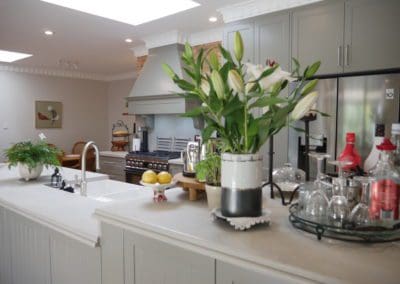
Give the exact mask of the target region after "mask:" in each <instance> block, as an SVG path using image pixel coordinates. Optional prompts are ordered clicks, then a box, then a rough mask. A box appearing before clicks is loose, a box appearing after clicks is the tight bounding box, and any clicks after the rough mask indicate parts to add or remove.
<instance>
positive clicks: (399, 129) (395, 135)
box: [391, 123, 400, 171]
mask: <svg viewBox="0 0 400 284" xmlns="http://www.w3.org/2000/svg"><path fill="white" fill-rule="evenodd" d="M391 141H392V143H393V144H394V145H395V146H396V150H395V152H394V155H393V163H394V166H395V167H396V169H397V171H400V123H393V124H392V139H391Z"/></svg>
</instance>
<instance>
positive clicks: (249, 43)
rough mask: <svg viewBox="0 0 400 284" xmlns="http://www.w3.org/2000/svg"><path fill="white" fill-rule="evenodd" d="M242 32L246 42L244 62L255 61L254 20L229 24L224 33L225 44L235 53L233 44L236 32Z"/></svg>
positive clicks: (225, 46) (244, 42)
mask: <svg viewBox="0 0 400 284" xmlns="http://www.w3.org/2000/svg"><path fill="white" fill-rule="evenodd" d="M236 32H240V34H241V36H242V39H243V44H244V54H243V59H242V61H243V62H252V63H254V60H255V56H254V54H255V53H254V22H253V21H252V20H251V21H240V22H237V23H232V24H228V25H226V26H225V28H224V35H223V46H224V48H226V49H227V50H229V51H230V52H232V55H233V46H234V42H235V33H236Z"/></svg>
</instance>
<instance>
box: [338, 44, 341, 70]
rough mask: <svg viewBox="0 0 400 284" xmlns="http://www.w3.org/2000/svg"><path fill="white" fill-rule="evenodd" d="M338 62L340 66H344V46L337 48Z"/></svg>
mask: <svg viewBox="0 0 400 284" xmlns="http://www.w3.org/2000/svg"><path fill="white" fill-rule="evenodd" d="M337 62H338V63H337V64H338V66H342V46H338V48H337Z"/></svg>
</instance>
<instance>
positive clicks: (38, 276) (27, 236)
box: [5, 210, 51, 284]
mask: <svg viewBox="0 0 400 284" xmlns="http://www.w3.org/2000/svg"><path fill="white" fill-rule="evenodd" d="M5 216H6V223H7V224H6V227H7V230H9V237H10V239H11V242H10V244H11V255H12V257H11V259H10V260H11V267H12V283H15V284H49V283H51V277H50V248H49V241H50V239H49V232H48V230H47V229H46V228H44V227H42V226H41V225H39V224H37V223H34V222H32V221H30V220H28V219H26V218H24V217H22V216H20V215H17V214H15V213H13V212H11V211H8V210H7V211H5Z"/></svg>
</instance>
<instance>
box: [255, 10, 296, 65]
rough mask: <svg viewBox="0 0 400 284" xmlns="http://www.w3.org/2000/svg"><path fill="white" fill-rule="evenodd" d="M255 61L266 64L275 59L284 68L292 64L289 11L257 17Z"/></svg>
mask: <svg viewBox="0 0 400 284" xmlns="http://www.w3.org/2000/svg"><path fill="white" fill-rule="evenodd" d="M254 23H255V36H254V42H255V48H254V51H255V62H256V63H259V64H262V65H265V64H266V60H267V59H271V60H274V61H276V62H278V63H279V65H280V66H281V67H282V69H284V70H289V66H290V42H289V39H290V14H289V12H284V13H279V14H272V15H268V16H261V17H257V18H256V19H255V22H254Z"/></svg>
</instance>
